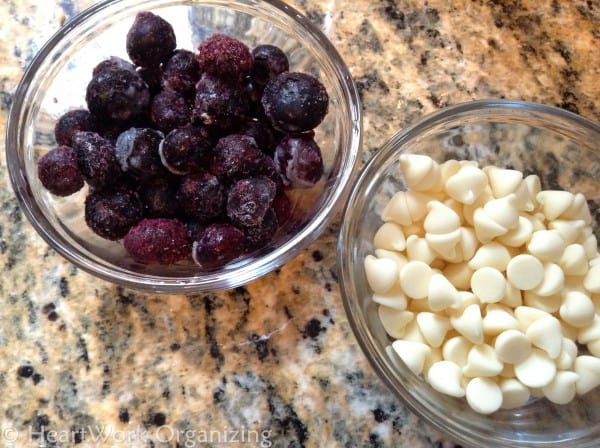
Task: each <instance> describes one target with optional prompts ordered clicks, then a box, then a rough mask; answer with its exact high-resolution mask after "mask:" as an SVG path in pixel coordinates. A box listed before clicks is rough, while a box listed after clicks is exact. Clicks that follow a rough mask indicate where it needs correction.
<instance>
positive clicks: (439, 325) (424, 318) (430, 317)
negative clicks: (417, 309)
mask: <svg viewBox="0 0 600 448" xmlns="http://www.w3.org/2000/svg"><path fill="white" fill-rule="evenodd" d="M417 324H418V325H419V330H421V334H422V335H423V337H424V338H425V340H426V341H427V342H428V344H429V345H430V346H432V347H441V345H442V343H443V342H444V339H445V338H446V333H447V332H448V330H450V328H451V325H450V321H449V320H448V318H447V317H443V316H440V315H438V314H435V313H429V312H422V313H419V314H417Z"/></svg>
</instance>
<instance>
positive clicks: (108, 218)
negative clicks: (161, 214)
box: [85, 189, 143, 240]
mask: <svg viewBox="0 0 600 448" xmlns="http://www.w3.org/2000/svg"><path fill="white" fill-rule="evenodd" d="M142 216H143V208H142V203H141V201H140V198H139V196H138V195H137V193H135V192H133V191H130V190H124V189H117V190H110V189H109V190H97V191H92V192H91V193H90V194H88V196H87V198H86V200H85V222H86V223H87V225H88V226H89V228H90V229H92V231H94V233H96V234H97V235H99V236H101V237H103V238H106V239H109V240H118V239H120V238H123V237H124V236H125V234H126V233H127V232H128V231H129V229H130V228H131V226H133V225H134V224H136V223H137V222H138V221H139V220H141V219H142Z"/></svg>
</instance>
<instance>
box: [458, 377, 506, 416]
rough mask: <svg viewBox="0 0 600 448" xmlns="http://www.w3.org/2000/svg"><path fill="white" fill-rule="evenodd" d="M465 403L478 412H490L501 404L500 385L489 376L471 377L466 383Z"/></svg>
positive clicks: (494, 410)
mask: <svg viewBox="0 0 600 448" xmlns="http://www.w3.org/2000/svg"><path fill="white" fill-rule="evenodd" d="M465 394H466V397H467V403H469V406H471V408H473V410H475V411H476V412H479V413H480V414H491V413H493V412H496V411H497V410H498V409H500V406H501V405H502V400H503V398H502V391H501V390H500V386H498V384H497V383H496V382H495V381H494V380H492V379H490V378H473V379H472V380H471V381H469V383H468V384H467V387H466V390H465Z"/></svg>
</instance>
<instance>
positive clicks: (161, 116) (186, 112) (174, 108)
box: [150, 90, 192, 132]
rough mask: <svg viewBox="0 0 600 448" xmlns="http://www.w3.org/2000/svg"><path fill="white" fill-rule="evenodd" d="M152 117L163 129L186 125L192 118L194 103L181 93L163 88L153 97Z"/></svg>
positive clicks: (164, 130) (167, 130)
mask: <svg viewBox="0 0 600 448" xmlns="http://www.w3.org/2000/svg"><path fill="white" fill-rule="evenodd" d="M150 118H151V120H152V123H153V124H154V125H155V126H156V127H157V128H158V129H160V130H161V131H163V132H169V131H171V130H172V129H175V128H178V127H181V126H185V125H186V124H188V123H189V122H190V119H191V118H192V105H191V104H190V102H189V101H188V99H187V98H185V97H184V96H183V95H182V94H181V93H178V92H175V91H173V90H163V91H162V92H160V93H158V94H156V95H155V96H154V98H152V102H151V103H150Z"/></svg>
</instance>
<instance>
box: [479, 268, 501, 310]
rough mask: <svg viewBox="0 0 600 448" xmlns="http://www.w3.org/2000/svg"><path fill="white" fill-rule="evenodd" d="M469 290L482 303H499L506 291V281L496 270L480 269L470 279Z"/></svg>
mask: <svg viewBox="0 0 600 448" xmlns="http://www.w3.org/2000/svg"><path fill="white" fill-rule="evenodd" d="M471 290H472V291H473V294H475V295H476V296H477V297H479V299H480V300H481V301H482V302H486V303H495V302H499V301H500V300H501V299H502V297H503V296H504V292H505V291H506V279H505V278H504V276H503V275H502V273H501V272H500V271H499V270H498V269H494V268H488V267H485V268H480V269H477V270H476V271H475V272H474V273H473V276H472V277H471Z"/></svg>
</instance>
